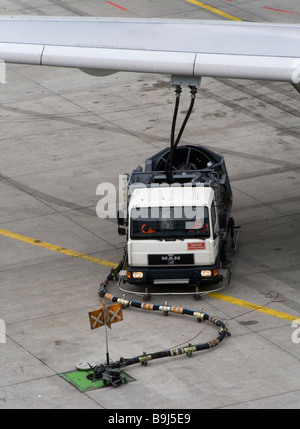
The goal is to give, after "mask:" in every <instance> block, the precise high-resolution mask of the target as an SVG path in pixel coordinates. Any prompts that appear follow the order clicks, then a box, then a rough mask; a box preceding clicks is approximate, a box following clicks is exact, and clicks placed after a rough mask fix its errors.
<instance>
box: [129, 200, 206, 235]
mask: <svg viewBox="0 0 300 429" xmlns="http://www.w3.org/2000/svg"><path fill="white" fill-rule="evenodd" d="M209 236H210V228H209V214H208V208H207V207H203V206H201V207H151V208H146V209H145V208H135V209H133V210H132V213H131V224H130V237H131V238H132V239H147V238H148V239H164V238H168V237H169V238H174V239H176V238H202V239H204V238H207V237H209Z"/></svg>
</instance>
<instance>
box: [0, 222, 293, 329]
mask: <svg viewBox="0 0 300 429" xmlns="http://www.w3.org/2000/svg"><path fill="white" fill-rule="evenodd" d="M0 235H3V236H5V237H9V238H13V239H14V240H18V241H22V242H24V243H27V244H32V245H34V246H39V247H43V248H44V249H48V250H52V251H54V252H59V253H63V254H64V255H67V256H71V257H73V258H79V259H84V260H85V261H90V262H94V263H96V264H99V265H103V266H105V267H112V268H115V267H117V265H118V264H116V263H114V262H111V261H107V260H106V259H101V258H96V257H95V256H91V255H86V254H85V253H81V252H76V251H74V250H70V249H66V248H64V247H59V246H55V245H54V244H50V243H46V242H45V241H40V240H37V239H34V238H31V237H27V236H26V235H22V234H17V233H15V232H11V231H7V230H6V229H0ZM208 296H211V297H213V298H217V299H220V300H222V301H226V302H229V303H231V304H234V305H239V306H241V307H245V308H249V309H250V310H254V311H259V312H261V313H265V314H268V315H271V316H275V317H278V318H280V319H286V320H289V321H291V322H293V321H294V320H296V319H300V316H292V315H291V314H287V313H283V312H281V311H277V310H272V309H271V308H267V307H262V306H259V305H257V304H253V303H252V302H248V301H243V300H241V299H238V298H233V297H231V296H227V295H223V294H221V293H219V292H211V293H210V294H209V295H208Z"/></svg>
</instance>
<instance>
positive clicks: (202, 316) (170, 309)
mask: <svg viewBox="0 0 300 429" xmlns="http://www.w3.org/2000/svg"><path fill="white" fill-rule="evenodd" d="M123 266H124V261H121V262H120V263H119V265H118V266H117V267H116V268H112V270H111V272H110V273H109V275H108V276H107V277H106V279H105V280H104V281H103V282H102V283H101V284H100V289H99V296H100V297H101V298H102V297H103V298H105V299H107V300H109V301H111V302H114V303H118V304H121V305H122V307H123V308H125V307H135V308H140V309H142V310H149V311H161V312H162V313H163V314H164V315H168V314H169V313H176V314H182V315H188V316H193V317H194V318H195V319H196V320H197V321H198V322H203V321H207V322H209V323H212V324H213V325H215V326H217V327H218V328H219V335H218V336H217V337H216V338H215V339H213V340H211V341H208V342H205V343H201V344H195V345H193V344H188V345H187V346H185V347H177V348H172V349H169V350H163V351H159V352H155V353H143V354H142V355H140V356H136V357H133V358H129V359H124V358H120V360H119V361H116V362H113V363H112V364H111V365H110V366H111V368H121V367H125V366H129V365H133V364H136V363H141V364H142V365H146V364H147V363H148V361H150V360H153V359H159V358H163V357H168V356H177V355H182V354H186V355H187V356H189V357H191V356H192V353H194V352H197V351H201V350H207V349H211V348H213V347H215V346H217V345H218V344H220V343H221V341H223V340H224V338H225V337H226V336H230V333H229V332H228V328H227V326H226V325H225V324H224V323H223V322H222V321H221V320H220V319H218V318H217V317H213V316H210V315H208V314H206V313H204V312H202V311H194V310H189V309H186V308H183V307H176V306H169V305H159V304H148V303H143V302H135V301H129V300H127V299H124V298H119V297H117V296H115V295H113V294H111V293H109V292H108V291H107V286H108V284H109V283H110V281H111V280H112V279H114V278H116V277H117V275H118V273H119V272H120V271H121V269H122V268H123Z"/></svg>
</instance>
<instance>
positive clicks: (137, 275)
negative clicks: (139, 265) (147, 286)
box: [132, 271, 144, 279]
mask: <svg viewBox="0 0 300 429" xmlns="http://www.w3.org/2000/svg"><path fill="white" fill-rule="evenodd" d="M132 277H133V278H134V279H142V278H143V277H144V273H143V272H142V271H133V273H132Z"/></svg>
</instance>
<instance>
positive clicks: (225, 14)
mask: <svg viewBox="0 0 300 429" xmlns="http://www.w3.org/2000/svg"><path fill="white" fill-rule="evenodd" d="M186 1H187V2H189V3H193V4H194V5H196V6H199V7H202V9H206V10H208V11H209V12H212V13H215V14H217V15H220V16H223V18H227V19H231V20H232V21H243V20H242V19H241V18H238V17H237V16H234V15H230V14H229V13H226V12H223V11H222V10H220V9H217V8H215V7H212V6H209V5H207V4H205V3H202V2H201V1H197V0H186Z"/></svg>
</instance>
